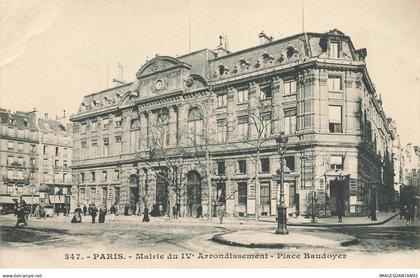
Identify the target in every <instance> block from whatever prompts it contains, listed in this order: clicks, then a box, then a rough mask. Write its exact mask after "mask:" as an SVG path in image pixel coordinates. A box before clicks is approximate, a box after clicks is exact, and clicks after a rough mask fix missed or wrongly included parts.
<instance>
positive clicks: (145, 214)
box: [142, 207, 150, 223]
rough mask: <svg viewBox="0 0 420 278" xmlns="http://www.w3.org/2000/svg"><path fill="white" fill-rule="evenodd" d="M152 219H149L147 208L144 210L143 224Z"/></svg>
mask: <svg viewBox="0 0 420 278" xmlns="http://www.w3.org/2000/svg"><path fill="white" fill-rule="evenodd" d="M149 221H150V218H149V209H148V208H147V207H145V208H144V214H143V220H142V222H146V223H147V222H149Z"/></svg>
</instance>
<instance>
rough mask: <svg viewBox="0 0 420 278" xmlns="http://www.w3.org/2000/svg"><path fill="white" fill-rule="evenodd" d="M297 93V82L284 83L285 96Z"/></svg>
mask: <svg viewBox="0 0 420 278" xmlns="http://www.w3.org/2000/svg"><path fill="white" fill-rule="evenodd" d="M295 93H296V81H295V80H293V81H287V82H285V83H284V94H285V95H290V94H295Z"/></svg>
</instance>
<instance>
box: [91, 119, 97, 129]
mask: <svg viewBox="0 0 420 278" xmlns="http://www.w3.org/2000/svg"><path fill="white" fill-rule="evenodd" d="M90 125H91V127H92V131H96V130H97V129H98V121H96V120H95V121H92V122H90Z"/></svg>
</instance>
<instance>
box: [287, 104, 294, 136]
mask: <svg viewBox="0 0 420 278" xmlns="http://www.w3.org/2000/svg"><path fill="white" fill-rule="evenodd" d="M294 133H296V108H293V109H288V110H285V111H284V134H294Z"/></svg>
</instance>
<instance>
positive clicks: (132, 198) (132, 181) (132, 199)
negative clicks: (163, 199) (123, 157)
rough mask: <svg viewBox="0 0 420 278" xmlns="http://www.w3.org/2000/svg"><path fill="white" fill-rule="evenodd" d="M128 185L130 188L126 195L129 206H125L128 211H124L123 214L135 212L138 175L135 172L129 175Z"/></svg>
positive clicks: (137, 200)
mask: <svg viewBox="0 0 420 278" xmlns="http://www.w3.org/2000/svg"><path fill="white" fill-rule="evenodd" d="M128 187H129V188H130V190H129V196H128V202H129V207H128V208H126V210H127V209H128V212H124V214H135V213H136V212H137V206H138V203H139V177H138V176H137V175H136V174H132V175H130V177H129V182H128Z"/></svg>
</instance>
